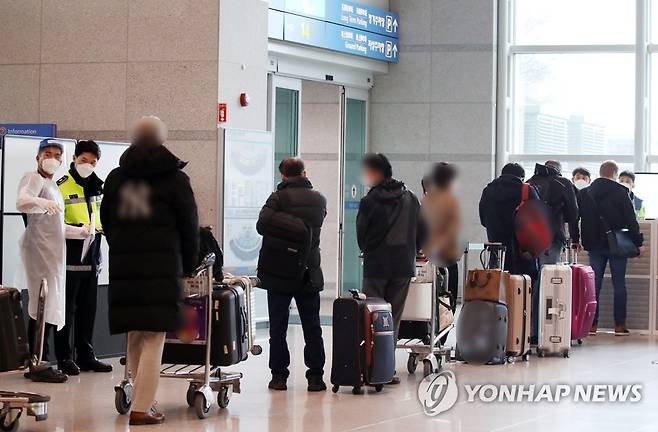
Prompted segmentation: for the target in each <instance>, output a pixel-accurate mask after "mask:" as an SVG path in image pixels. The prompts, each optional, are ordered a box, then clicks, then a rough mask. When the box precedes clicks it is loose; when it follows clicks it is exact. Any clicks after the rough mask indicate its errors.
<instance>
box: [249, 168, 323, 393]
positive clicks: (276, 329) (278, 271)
mask: <svg viewBox="0 0 658 432" xmlns="http://www.w3.org/2000/svg"><path fill="white" fill-rule="evenodd" d="M279 172H280V173H281V183H279V185H278V186H277V190H276V191H275V192H273V193H272V194H271V195H270V197H269V198H268V199H267V202H266V203H265V206H263V208H262V210H261V211H260V214H259V216H258V222H257V224H256V230H257V231H258V233H259V234H261V235H262V236H263V245H262V247H261V250H260V255H259V257H258V277H259V279H260V280H261V286H262V288H264V289H266V290H267V306H268V312H269V316H270V364H269V366H270V370H271V371H272V380H271V381H270V383H269V385H268V387H269V388H270V389H273V390H286V389H287V384H286V381H287V379H288V376H289V375H290V371H289V370H288V366H289V365H290V353H289V351H288V344H287V341H286V334H287V330H288V318H289V309H290V302H291V301H292V300H293V299H295V304H296V305H297V310H298V311H299V318H300V319H301V322H302V329H303V331H304V341H305V343H306V347H305V348H304V363H305V364H306V367H307V368H308V370H307V371H306V378H307V380H308V391H324V390H326V389H327V386H326V385H325V383H324V380H323V375H324V370H323V368H324V362H325V353H324V342H323V340H322V328H321V327H320V291H322V289H323V288H324V278H323V275H322V267H321V265H320V231H321V229H322V223H323V222H324V218H325V216H326V215H327V200H326V199H325V197H324V196H323V195H322V194H321V193H320V192H318V191H316V190H313V185H312V184H311V182H310V181H309V179H308V178H307V177H306V171H305V168H304V162H303V161H302V160H301V159H300V158H287V159H284V160H283V161H281V164H280V165H279Z"/></svg>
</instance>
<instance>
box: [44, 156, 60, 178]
mask: <svg viewBox="0 0 658 432" xmlns="http://www.w3.org/2000/svg"><path fill="white" fill-rule="evenodd" d="M61 165H62V162H61V161H58V160H57V159H44V160H42V161H41V169H42V170H43V171H44V172H45V173H46V174H49V175H53V174H55V172H56V171H57V170H58V169H59V167H60V166H61Z"/></svg>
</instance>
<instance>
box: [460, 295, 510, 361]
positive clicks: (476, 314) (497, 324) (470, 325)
mask: <svg viewBox="0 0 658 432" xmlns="http://www.w3.org/2000/svg"><path fill="white" fill-rule="evenodd" d="M506 344H507V306H505V305H504V304H501V303H496V302H490V301H486V300H471V301H468V302H466V303H465V304H464V306H463V307H462V310H461V313H460V314H459V319H458V321H457V351H458V359H459V360H463V361H466V362H468V363H475V364H502V363H504V362H505V359H506V355H505V353H506V351H507V347H506Z"/></svg>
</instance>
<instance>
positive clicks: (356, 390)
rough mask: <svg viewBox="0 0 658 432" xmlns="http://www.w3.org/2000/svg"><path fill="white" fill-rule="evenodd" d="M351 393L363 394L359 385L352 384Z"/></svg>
mask: <svg viewBox="0 0 658 432" xmlns="http://www.w3.org/2000/svg"><path fill="white" fill-rule="evenodd" d="M352 394H354V395H360V394H363V389H362V388H361V386H354V388H353V389H352Z"/></svg>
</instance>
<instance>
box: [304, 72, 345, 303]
mask: <svg viewBox="0 0 658 432" xmlns="http://www.w3.org/2000/svg"><path fill="white" fill-rule="evenodd" d="M300 129H301V131H300V142H299V152H300V155H301V157H302V158H303V159H304V161H305V162H306V169H307V173H308V176H309V178H310V180H311V182H312V183H313V186H314V187H315V189H317V190H318V191H320V192H322V194H324V196H325V197H326V198H327V218H326V219H325V222H324V226H323V227H322V234H321V235H322V237H321V239H320V245H321V247H322V270H323V272H324V280H325V290H324V292H323V293H324V295H325V296H328V297H334V296H335V292H336V282H337V274H338V210H339V209H338V205H339V200H338V198H339V197H338V191H339V189H338V186H339V182H340V177H339V174H338V173H339V166H338V155H339V152H340V140H341V136H340V87H339V86H337V85H332V84H324V83H318V82H313V81H303V82H302V109H301V126H300Z"/></svg>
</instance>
